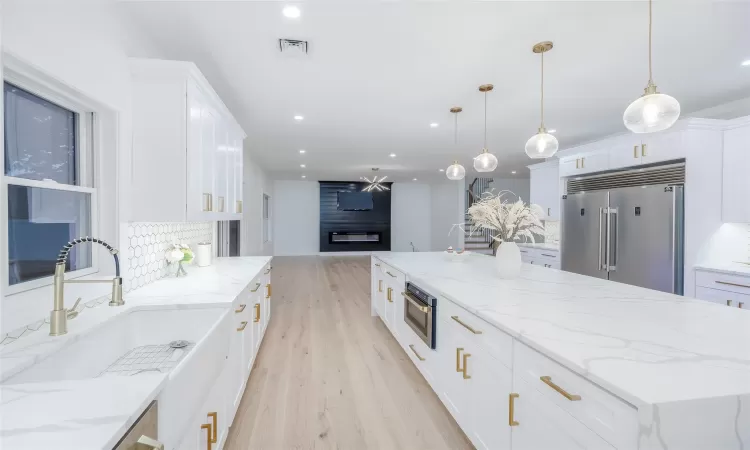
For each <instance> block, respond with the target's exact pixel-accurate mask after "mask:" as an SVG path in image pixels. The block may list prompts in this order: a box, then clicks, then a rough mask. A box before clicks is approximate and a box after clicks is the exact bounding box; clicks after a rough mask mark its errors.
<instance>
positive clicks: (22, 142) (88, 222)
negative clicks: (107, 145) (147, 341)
mask: <svg viewBox="0 0 750 450" xmlns="http://www.w3.org/2000/svg"><path fill="white" fill-rule="evenodd" d="M32 84H33V83H32ZM43 91H45V89H44V88H40V89H38V90H35V89H27V88H25V87H20V85H19V84H17V83H14V82H8V81H7V80H6V81H5V82H4V87H3V93H4V103H3V106H4V113H5V123H4V132H5V142H4V158H3V166H4V170H3V177H2V185H3V195H4V196H5V198H6V199H7V207H6V208H3V209H4V210H5V211H2V213H3V214H4V215H5V218H4V219H5V223H6V224H7V238H8V240H7V247H6V248H7V254H6V255H2V256H3V262H4V264H5V268H6V269H7V270H6V271H5V272H4V273H6V274H7V279H6V280H3V281H4V284H5V285H6V286H8V287H9V288H10V289H9V291H10V292H11V293H12V292H14V291H15V292H18V291H22V290H26V289H31V288H34V287H37V286H41V285H44V284H49V283H50V282H51V277H52V275H53V273H54V268H55V263H56V261H57V254H58V253H59V251H60V249H61V248H62V246H63V245H65V244H66V243H67V242H68V241H70V240H72V239H75V238H77V237H81V236H92V235H94V234H95V230H94V225H95V222H94V220H93V217H94V214H93V212H94V209H95V207H96V190H95V189H94V188H93V187H91V184H92V183H91V179H92V176H91V175H92V174H91V173H89V171H88V170H87V167H89V165H90V162H91V154H90V150H91V149H90V143H91V136H90V135H89V134H90V133H91V130H92V128H93V115H92V114H91V113H90V112H86V111H85V110H83V109H81V108H78V107H76V106H75V105H73V104H72V103H71V104H70V105H68V104H64V103H66V102H65V101H64V99H62V98H61V99H55V101H54V102H53V101H51V100H50V98H52V97H55V93H54V92H52V91H50V92H43ZM45 94H46V95H45ZM66 271H70V272H74V276H75V275H76V274H77V275H84V274H86V273H91V272H94V271H95V261H94V255H92V249H91V246H90V245H81V246H77V247H75V248H74V249H73V251H71V253H70V255H69V258H68V261H67V265H66Z"/></svg>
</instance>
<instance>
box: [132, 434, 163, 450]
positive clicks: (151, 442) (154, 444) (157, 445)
mask: <svg viewBox="0 0 750 450" xmlns="http://www.w3.org/2000/svg"><path fill="white" fill-rule="evenodd" d="M136 443H137V444H140V445H141V446H146V447H148V448H153V449H154V450H164V444H162V443H161V442H159V441H157V440H156V439H151V438H150V437H148V436H146V435H145V434H144V435H142V436H141V437H139V438H138V442H136Z"/></svg>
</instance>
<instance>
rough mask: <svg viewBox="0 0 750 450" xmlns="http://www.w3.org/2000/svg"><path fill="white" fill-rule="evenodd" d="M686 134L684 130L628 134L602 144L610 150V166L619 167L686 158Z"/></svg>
mask: <svg viewBox="0 0 750 450" xmlns="http://www.w3.org/2000/svg"><path fill="white" fill-rule="evenodd" d="M684 135H685V132H683V131H664V132H661V133H655V134H627V135H623V136H616V137H613V138H610V139H606V140H604V141H601V143H600V145H601V147H602V150H603V151H608V152H609V168H610V169H619V168H623V167H630V166H638V165H641V164H652V163H656V162H662V161H670V160H675V159H680V158H684V157H685V155H686V151H685V147H684V146H683V143H682V139H683V136H684Z"/></svg>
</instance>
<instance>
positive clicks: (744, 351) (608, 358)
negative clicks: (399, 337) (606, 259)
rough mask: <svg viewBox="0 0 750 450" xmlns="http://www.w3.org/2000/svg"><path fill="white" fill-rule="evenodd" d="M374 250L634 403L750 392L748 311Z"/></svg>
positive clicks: (438, 256) (488, 262)
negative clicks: (502, 273) (505, 274)
mask: <svg viewBox="0 0 750 450" xmlns="http://www.w3.org/2000/svg"><path fill="white" fill-rule="evenodd" d="M374 256H376V257H377V258H379V259H381V260H382V261H383V262H384V263H386V264H389V265H391V266H393V267H394V268H396V269H398V270H401V271H403V272H405V273H406V274H407V279H409V280H411V281H413V282H414V283H415V284H417V285H418V286H420V287H422V288H424V289H426V290H427V291H428V292H430V293H431V294H433V295H436V296H438V297H439V298H440V297H446V298H447V299H449V300H451V301H453V302H454V303H456V304H457V305H459V306H461V307H463V308H465V309H467V310H468V311H470V312H472V313H474V314H476V315H478V316H479V317H481V318H482V319H484V320H486V321H487V322H489V323H490V324H492V325H494V326H496V327H497V328H499V329H500V330H502V331H504V332H506V333H508V334H510V335H512V336H513V337H515V338H516V339H518V340H519V341H521V342H523V343H525V344H527V345H529V346H530V347H532V348H534V349H536V350H537V351H539V352H541V353H543V354H545V355H547V356H548V357H550V358H551V359H553V360H555V361H557V362H558V363H560V364H562V365H564V366H565V367H567V368H569V369H570V370H572V371H574V372H576V373H578V374H580V375H581V376H583V377H584V378H586V379H589V380H590V381H592V382H594V383H595V384H597V385H599V386H600V387H603V388H604V389H606V390H608V391H610V392H612V393H613V394H615V395H617V396H619V397H620V398H622V399H624V400H625V401H627V402H629V403H631V404H632V405H634V406H636V407H639V406H644V405H656V404H665V403H670V402H681V401H685V400H695V399H713V398H717V397H723V396H742V395H745V396H746V395H747V394H750V345H749V343H750V311H744V310H740V309H737V308H726V307H724V306H722V305H718V304H714V303H709V302H704V301H700V300H695V299H690V298H684V297H680V296H676V295H672V294H666V293H662V292H658V291H653V290H649V289H644V288H640V287H636V286H630V285H626V284H622V283H616V282H613V281H608V280H601V279H597V278H592V277H587V276H582V275H578V274H573V273H569V272H563V271H560V270H555V269H550V268H543V267H538V266H533V265H530V264H524V265H523V267H522V269H521V275H520V277H519V278H517V279H514V280H503V279H500V278H498V277H497V276H496V275H495V268H494V264H493V260H492V259H491V258H488V257H487V256H484V255H477V254H471V255H469V256H468V257H467V258H465V260H463V261H462V262H450V261H447V260H446V259H445V258H444V256H443V254H442V253H375V254H374Z"/></svg>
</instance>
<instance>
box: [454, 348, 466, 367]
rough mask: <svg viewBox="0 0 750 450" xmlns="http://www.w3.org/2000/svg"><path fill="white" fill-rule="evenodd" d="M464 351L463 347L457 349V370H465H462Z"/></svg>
mask: <svg viewBox="0 0 750 450" xmlns="http://www.w3.org/2000/svg"><path fill="white" fill-rule="evenodd" d="M462 351H464V349H463V348H460V347H459V348H457V349H456V372H463V370H461V352H462Z"/></svg>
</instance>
